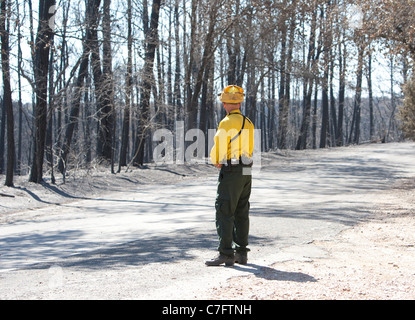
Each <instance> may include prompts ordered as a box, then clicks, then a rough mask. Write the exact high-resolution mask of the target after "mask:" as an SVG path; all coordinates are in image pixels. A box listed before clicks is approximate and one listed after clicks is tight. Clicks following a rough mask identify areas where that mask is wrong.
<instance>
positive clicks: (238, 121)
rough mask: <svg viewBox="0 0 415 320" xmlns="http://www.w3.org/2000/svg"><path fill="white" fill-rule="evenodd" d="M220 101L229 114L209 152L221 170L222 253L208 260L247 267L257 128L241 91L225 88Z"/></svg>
mask: <svg viewBox="0 0 415 320" xmlns="http://www.w3.org/2000/svg"><path fill="white" fill-rule="evenodd" d="M220 101H221V102H222V103H223V106H224V108H225V110H226V112H227V115H226V117H225V118H224V119H223V120H222V121H221V122H220V124H219V128H218V131H217V133H216V135H215V138H214V139H215V140H214V146H213V148H212V151H211V153H210V158H211V161H212V163H213V164H214V165H215V166H216V167H217V168H220V174H219V183H218V191H217V195H216V202H215V208H216V230H217V233H218V237H219V246H218V251H219V254H218V256H217V257H215V258H214V259H212V260H209V261H206V265H208V266H219V265H221V264H225V265H226V266H232V265H233V264H234V263H235V262H237V263H240V264H246V263H247V261H248V254H247V252H248V251H249V249H248V248H247V245H248V233H249V197H250V195H251V183H252V176H251V167H252V160H251V158H252V153H253V150H254V125H253V123H252V122H251V120H249V119H248V118H247V117H245V116H244V115H242V113H241V111H240V107H241V103H242V102H243V101H244V91H243V89H242V88H240V87H238V86H228V87H226V88H225V89H224V90H223V92H222V93H221V94H220Z"/></svg>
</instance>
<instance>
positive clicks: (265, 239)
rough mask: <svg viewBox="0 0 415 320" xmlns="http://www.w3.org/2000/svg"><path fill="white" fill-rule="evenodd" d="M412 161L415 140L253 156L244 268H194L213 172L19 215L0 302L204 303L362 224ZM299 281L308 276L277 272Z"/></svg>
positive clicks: (205, 232)
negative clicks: (255, 167)
mask: <svg viewBox="0 0 415 320" xmlns="http://www.w3.org/2000/svg"><path fill="white" fill-rule="evenodd" d="M414 156H415V144H414V143H403V144H388V145H384V144H373V145H365V146H358V147H348V148H339V149H330V150H309V151H303V152H288V153H286V154H278V153H275V154H272V153H271V154H266V155H264V156H263V157H262V160H261V163H262V167H261V170H260V171H259V172H257V173H256V174H255V176H254V185H253V192H252V197H251V238H250V247H251V250H252V251H251V252H250V256H249V259H250V260H249V264H248V265H247V266H239V265H236V266H235V267H233V268H225V267H219V268H215V267H214V268H208V267H205V266H204V261H205V260H206V259H210V258H211V257H212V256H213V255H215V254H216V252H215V248H216V244H217V243H216V235H215V229H214V210H213V202H214V197H215V192H216V180H217V177H216V175H212V176H209V177H207V178H203V179H198V180H196V181H192V182H189V181H187V182H184V183H180V184H175V185H157V186H154V185H151V186H150V185H149V186H145V187H143V186H139V187H137V189H136V190H130V191H129V192H123V193H121V192H117V193H112V194H111V195H110V196H103V197H102V198H97V199H90V200H81V201H76V202H71V203H67V204H62V205H52V206H48V207H46V208H42V209H38V210H32V211H28V212H27V215H25V214H19V216H18V217H19V218H16V219H15V220H12V221H11V222H9V223H8V224H3V225H1V226H0V299H20V298H24V299H195V298H198V299H203V298H205V297H206V292H208V290H209V289H210V288H212V287H219V286H220V284H221V283H223V282H224V281H226V280H227V279H229V278H232V277H236V276H241V275H247V274H255V275H257V276H258V277H261V275H262V274H263V273H264V271H265V270H266V271H267V272H268V273H269V271H270V268H269V266H270V265H272V264H274V263H275V262H279V261H286V260H292V259H294V260H304V259H312V258H313V257H319V256H324V255H325V254H326V253H325V252H322V251H319V249H317V248H316V247H315V246H310V245H308V244H309V243H311V242H312V241H313V240H322V239H330V238H331V237H333V236H334V235H336V234H338V233H339V232H340V231H342V230H343V229H345V228H348V227H351V226H353V225H354V224H355V223H356V222H358V221H361V220H363V219H364V218H365V216H366V215H367V214H368V212H369V210H370V209H372V207H373V203H374V202H375V201H376V198H377V197H379V196H380V195H381V193H382V190H386V189H388V188H389V187H390V186H391V185H392V184H393V183H395V182H397V181H398V180H399V179H401V178H405V177H413V176H415V161H413V159H414ZM298 277H300V278H301V279H302V281H304V280H307V279H308V278H310V276H308V275H306V274H303V275H299V274H298V273H295V274H294V273H293V274H289V273H286V274H285V275H284V278H286V279H292V281H296V280H295V279H297V278H298ZM309 280H313V279H311V278H310V279H309Z"/></svg>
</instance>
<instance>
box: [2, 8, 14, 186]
mask: <svg viewBox="0 0 415 320" xmlns="http://www.w3.org/2000/svg"><path fill="white" fill-rule="evenodd" d="M9 31H10V4H9V2H8V1H6V0H3V1H1V18H0V33H1V66H2V71H3V95H4V97H3V103H4V105H3V106H4V108H5V109H6V117H7V167H6V183H5V185H6V186H8V187H12V186H13V176H14V157H15V146H14V117H13V103H12V90H11V85H10V60H9V58H10V47H9ZM4 120H5V119H4V117H3V118H2V122H3V121H4Z"/></svg>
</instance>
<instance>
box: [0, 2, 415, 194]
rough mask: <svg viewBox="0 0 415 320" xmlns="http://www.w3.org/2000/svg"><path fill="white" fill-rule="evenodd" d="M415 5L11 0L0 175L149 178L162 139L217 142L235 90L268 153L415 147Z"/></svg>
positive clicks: (1, 96) (0, 115)
mask: <svg viewBox="0 0 415 320" xmlns="http://www.w3.org/2000/svg"><path fill="white" fill-rule="evenodd" d="M414 7H415V5H414V2H413V0H395V1H391V0H372V1H370V0H366V1H365V0H359V1H349V0H312V1H303V0H281V1H255V0H226V1H225V0H191V1H184V0H126V1H119V0H85V1H72V0H65V1H60V0H1V15H0V35H1V50H2V51H1V72H2V76H1V77H0V78H1V81H0V84H1V87H0V175H1V177H3V176H4V178H5V184H6V185H7V186H13V176H14V175H28V179H29V180H30V181H32V182H35V183H41V182H42V181H43V180H44V177H45V176H46V175H47V176H48V177H50V179H51V182H52V183H53V182H54V180H55V176H56V175H57V174H62V176H63V177H65V175H66V174H67V172H68V171H69V170H73V169H76V168H91V167H94V166H97V165H100V166H104V167H106V168H108V170H111V172H112V173H114V174H116V173H117V172H119V171H121V170H125V169H126V168H128V167H130V166H136V167H140V168H143V169H145V168H146V163H150V162H152V161H153V149H154V146H155V144H157V141H154V139H153V134H154V132H155V131H156V130H159V129H167V130H170V131H171V132H175V131H176V130H177V126H178V123H180V124H182V123H183V124H184V130H186V131H189V130H192V129H198V130H200V131H201V132H203V133H205V134H206V137H208V130H209V129H215V128H216V127H217V125H218V123H219V121H220V120H221V119H222V118H223V116H224V115H225V111H224V110H223V108H222V106H221V104H220V103H219V101H218V99H217V95H218V93H220V92H221V91H222V89H223V88H224V87H226V86H227V85H231V84H235V85H238V86H241V87H243V88H244V90H245V93H246V96H245V98H246V99H245V102H244V103H243V104H242V112H243V113H244V114H246V115H247V116H248V117H249V118H250V119H251V120H253V122H254V124H255V127H256V128H258V129H261V137H260V141H261V151H270V150H277V149H297V150H303V149H309V148H327V147H339V146H345V145H349V144H361V143H368V142H384V143H386V142H391V141H400V140H402V139H405V138H413V136H412V135H411V132H412V133H413V132H414V130H413V125H411V124H412V122H413V121H414V118H415V112H414V111H413V110H414V107H413V106H414V104H415V102H414V100H415V99H414V98H413V96H414V93H413V92H414V91H415V90H414V87H415V85H414V81H413V63H414V57H415V29H414V25H415V9H414ZM186 142H188V143H191V142H192V140H189V141H186ZM204 154H205V156H207V155H208V150H207V148H206V150H204Z"/></svg>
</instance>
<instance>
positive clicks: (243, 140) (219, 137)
mask: <svg viewBox="0 0 415 320" xmlns="http://www.w3.org/2000/svg"><path fill="white" fill-rule="evenodd" d="M242 126H243V128H242ZM254 129H255V127H254V125H253V123H252V122H251V120H249V119H248V118H247V117H245V121H244V116H243V115H242V114H241V112H240V111H239V110H233V111H231V112H230V113H229V114H228V115H227V116H226V117H225V118H224V119H223V120H222V121H221V122H220V124H219V128H218V131H217V132H216V135H215V138H214V146H213V148H212V150H211V152H210V160H211V161H212V163H213V164H214V165H217V164H225V163H226V162H227V160H231V159H240V158H251V157H252V153H253V151H254ZM239 132H240V134H239Z"/></svg>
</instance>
